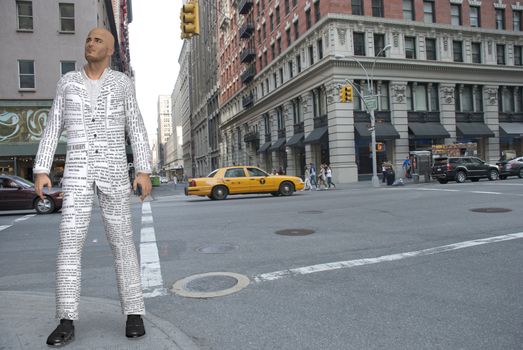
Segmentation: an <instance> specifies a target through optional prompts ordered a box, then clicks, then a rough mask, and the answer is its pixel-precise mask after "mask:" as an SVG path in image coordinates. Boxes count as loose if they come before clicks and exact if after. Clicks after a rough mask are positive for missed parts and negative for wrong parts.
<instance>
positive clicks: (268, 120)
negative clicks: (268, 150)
mask: <svg viewBox="0 0 523 350" xmlns="http://www.w3.org/2000/svg"><path fill="white" fill-rule="evenodd" d="M263 126H264V129H265V135H270V134H271V117H270V116H269V115H268V114H267V113H265V115H264V116H263Z"/></svg>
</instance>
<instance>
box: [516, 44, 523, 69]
mask: <svg viewBox="0 0 523 350" xmlns="http://www.w3.org/2000/svg"><path fill="white" fill-rule="evenodd" d="M522 49H523V46H521V45H514V65H515V66H521V65H523V61H522V59H523V57H522V55H521V54H522Z"/></svg>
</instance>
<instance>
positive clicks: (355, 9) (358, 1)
mask: <svg viewBox="0 0 523 350" xmlns="http://www.w3.org/2000/svg"><path fill="white" fill-rule="evenodd" d="M352 14H353V15H358V16H363V0H352Z"/></svg>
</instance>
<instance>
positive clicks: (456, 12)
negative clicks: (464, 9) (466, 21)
mask: <svg viewBox="0 0 523 350" xmlns="http://www.w3.org/2000/svg"><path fill="white" fill-rule="evenodd" d="M450 23H451V24H452V25H455V26H460V25H461V5H458V4H452V5H450Z"/></svg>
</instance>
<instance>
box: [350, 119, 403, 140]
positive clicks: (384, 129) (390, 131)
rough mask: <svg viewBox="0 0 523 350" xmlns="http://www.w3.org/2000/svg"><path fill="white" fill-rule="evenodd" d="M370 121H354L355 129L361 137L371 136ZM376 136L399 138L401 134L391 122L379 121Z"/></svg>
mask: <svg viewBox="0 0 523 350" xmlns="http://www.w3.org/2000/svg"><path fill="white" fill-rule="evenodd" d="M369 127H370V124H368V123H354V129H356V132H357V133H358V134H360V137H371V132H370V130H369ZM376 138H378V139H399V138H400V134H398V132H397V131H396V128H395V127H394V125H392V124H391V123H377V124H376Z"/></svg>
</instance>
